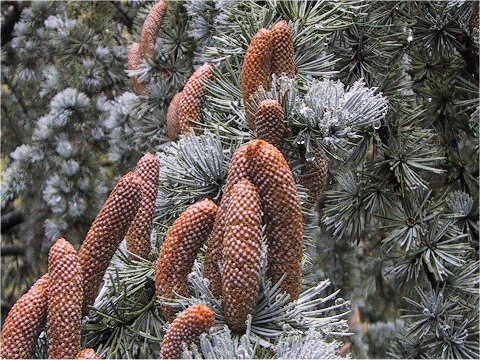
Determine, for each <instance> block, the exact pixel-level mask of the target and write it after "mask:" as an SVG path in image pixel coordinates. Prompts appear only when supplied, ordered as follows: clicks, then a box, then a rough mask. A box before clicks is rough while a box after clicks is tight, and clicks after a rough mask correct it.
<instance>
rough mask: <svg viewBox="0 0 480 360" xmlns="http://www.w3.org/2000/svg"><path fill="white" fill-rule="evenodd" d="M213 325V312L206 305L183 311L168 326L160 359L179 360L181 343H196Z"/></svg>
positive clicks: (198, 305) (191, 307)
mask: <svg viewBox="0 0 480 360" xmlns="http://www.w3.org/2000/svg"><path fill="white" fill-rule="evenodd" d="M214 323H215V314H214V313H213V310H212V309H211V308H209V307H208V306H206V305H201V304H196V305H192V306H190V307H188V308H187V309H185V310H183V311H182V312H181V313H180V314H179V315H178V316H177V317H176V318H175V320H173V322H172V323H171V324H170V326H169V328H168V330H167V333H166V334H165V336H164V337H163V341H162V347H161V350H160V358H162V359H180V358H181V357H182V351H183V349H182V343H187V344H191V343H198V341H199V336H200V335H201V334H202V333H204V332H207V331H208V330H209V329H210V328H211V327H212V326H213V324H214Z"/></svg>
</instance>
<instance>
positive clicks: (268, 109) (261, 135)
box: [255, 99, 287, 149]
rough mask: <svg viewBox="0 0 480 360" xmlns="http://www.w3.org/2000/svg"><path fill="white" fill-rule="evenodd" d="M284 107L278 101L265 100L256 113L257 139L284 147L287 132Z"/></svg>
mask: <svg viewBox="0 0 480 360" xmlns="http://www.w3.org/2000/svg"><path fill="white" fill-rule="evenodd" d="M284 119H285V117H284V114H283V109H282V106H281V105H280V104H279V103H278V101H277V100H271V99H267V100H263V101H262V102H261V103H260V105H259V106H258V108H257V112H256V113H255V131H256V133H257V138H258V139H261V140H265V141H266V142H269V143H270V144H272V145H274V146H276V147H277V148H278V149H280V148H281V146H282V139H283V136H284V135H285V132H286V131H287V129H286V127H285V122H284Z"/></svg>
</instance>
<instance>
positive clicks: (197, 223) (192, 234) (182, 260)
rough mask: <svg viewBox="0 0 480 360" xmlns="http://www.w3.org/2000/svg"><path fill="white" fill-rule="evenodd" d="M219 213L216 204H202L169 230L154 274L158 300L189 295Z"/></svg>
mask: <svg viewBox="0 0 480 360" xmlns="http://www.w3.org/2000/svg"><path fill="white" fill-rule="evenodd" d="M216 213H217V205H215V203H214V202H213V201H211V200H208V199H205V200H202V201H199V202H197V203H195V204H193V205H191V206H189V207H188V208H187V209H186V210H185V211H184V212H183V213H182V214H180V216H179V217H178V218H177V219H176V220H175V222H174V223H173V225H172V227H171V228H170V229H169V230H168V233H167V236H166V238H165V240H164V242H163V244H162V248H161V250H160V256H159V258H158V261H157V269H156V274H155V287H156V291H157V295H158V296H162V297H166V298H172V297H173V296H174V292H176V293H178V294H180V295H188V287H187V276H188V274H189V273H190V271H191V270H192V266H193V263H194V261H195V259H196V258H197V255H198V252H199V251H200V248H201V246H202V245H203V244H204V243H205V241H206V240H207V238H208V236H209V234H210V231H211V230H212V226H213V222H214V220H215V215H216ZM161 310H162V314H163V315H164V316H165V317H166V318H167V320H169V321H172V320H173V318H174V316H175V312H174V311H173V310H172V309H171V308H169V307H168V306H163V307H162V309H161Z"/></svg>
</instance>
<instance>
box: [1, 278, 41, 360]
mask: <svg viewBox="0 0 480 360" xmlns="http://www.w3.org/2000/svg"><path fill="white" fill-rule="evenodd" d="M48 282H49V277H48V274H45V275H43V276H42V277H41V278H40V279H39V280H37V282H36V283H35V284H33V286H32V287H31V288H30V290H28V292H27V293H26V294H24V295H22V296H21V297H20V298H19V299H18V300H17V301H16V302H15V304H14V305H13V306H12V308H11V309H10V311H9V312H8V316H7V318H6V319H5V323H4V324H3V328H2V336H1V341H0V342H1V344H0V358H2V359H30V358H32V356H33V351H34V349H35V343H36V341H37V338H38V335H39V334H40V330H41V327H42V326H43V324H44V322H45V316H46V315H47V286H48Z"/></svg>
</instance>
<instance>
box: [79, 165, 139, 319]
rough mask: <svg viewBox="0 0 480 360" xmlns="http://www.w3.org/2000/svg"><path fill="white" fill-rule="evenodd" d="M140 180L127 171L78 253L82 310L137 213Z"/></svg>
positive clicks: (88, 301)
mask: <svg viewBox="0 0 480 360" xmlns="http://www.w3.org/2000/svg"><path fill="white" fill-rule="evenodd" d="M141 197H142V180H141V179H140V178H139V177H138V175H136V174H134V173H132V172H129V173H128V174H126V175H124V176H123V177H122V178H121V179H120V180H119V181H118V183H117V185H116V186H115V188H114V189H113V191H112V192H111V193H110V195H109V197H108V199H107V200H106V201H105V203H104V204H103V207H102V209H101V210H100V212H99V213H98V215H97V217H96V218H95V221H94V222H93V224H92V226H91V227H90V230H89V231H88V233H87V236H86V238H85V240H84V241H83V243H82V246H81V247H80V250H79V252H78V255H79V258H80V265H81V267H82V273H83V291H84V302H83V307H84V311H86V308H87V306H88V305H91V304H93V302H94V300H95V297H96V295H97V292H98V289H99V287H100V284H101V282H102V278H103V275H104V274H105V271H106V270H107V267H108V264H109V263H110V260H111V259H112V257H113V254H114V253H115V251H116V250H117V248H118V245H119V244H120V242H121V241H122V240H123V238H124V237H125V235H126V233H127V230H128V227H129V226H130V223H131V222H132V220H133V218H134V217H135V214H136V213H137V210H138V207H139V205H140V200H141Z"/></svg>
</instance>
